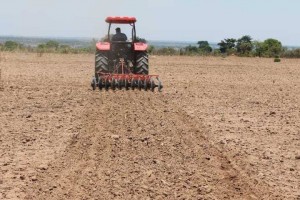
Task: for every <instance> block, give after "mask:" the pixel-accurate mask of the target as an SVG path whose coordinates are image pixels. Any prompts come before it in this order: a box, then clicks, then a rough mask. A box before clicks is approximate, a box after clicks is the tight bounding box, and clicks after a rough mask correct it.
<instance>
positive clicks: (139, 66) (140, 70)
mask: <svg viewBox="0 0 300 200" xmlns="http://www.w3.org/2000/svg"><path fill="white" fill-rule="evenodd" d="M135 73H136V74H145V75H148V74H149V62H148V54H147V53H146V52H138V53H137V55H136V68H135Z"/></svg>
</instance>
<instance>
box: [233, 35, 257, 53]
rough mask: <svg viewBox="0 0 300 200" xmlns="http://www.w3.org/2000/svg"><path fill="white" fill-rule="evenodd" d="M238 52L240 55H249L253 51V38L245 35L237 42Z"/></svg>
mask: <svg viewBox="0 0 300 200" xmlns="http://www.w3.org/2000/svg"><path fill="white" fill-rule="evenodd" d="M236 50H237V52H238V53H239V54H240V55H249V54H250V53H251V52H252V50H253V44H252V38H251V37H250V36H249V35H245V36H243V37H241V38H240V39H238V40H237V44H236Z"/></svg>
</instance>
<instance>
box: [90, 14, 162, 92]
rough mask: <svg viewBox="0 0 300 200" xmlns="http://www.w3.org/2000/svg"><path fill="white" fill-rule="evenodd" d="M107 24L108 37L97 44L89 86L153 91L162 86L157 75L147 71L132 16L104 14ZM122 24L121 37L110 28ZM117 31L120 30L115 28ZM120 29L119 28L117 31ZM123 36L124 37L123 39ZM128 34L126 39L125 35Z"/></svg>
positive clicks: (144, 55)
mask: <svg viewBox="0 0 300 200" xmlns="http://www.w3.org/2000/svg"><path fill="white" fill-rule="evenodd" d="M105 21H106V22H107V23H108V24H109V26H108V32H107V38H106V39H105V40H104V41H100V42H98V43H97V44H96V54H95V77H94V78H93V80H92V83H91V86H92V88H93V89H94V90H95V88H96V87H98V88H99V89H100V90H102V89H103V88H105V89H106V90H108V89H109V88H111V89H113V90H114V89H116V87H118V88H119V89H122V88H126V89H129V88H132V89H135V88H138V89H140V90H141V89H142V88H143V89H144V90H148V89H149V90H151V91H154V88H158V90H159V91H160V90H161V89H162V85H161V82H160V80H159V78H158V75H149V62H148V54H147V47H148V45H147V44H146V43H145V42H141V41H138V40H137V36H136V29H135V23H136V18H135V17H107V18H106V19H105ZM118 27H121V30H122V31H121V32H125V33H127V35H126V36H125V37H124V35H122V34H120V35H121V37H118V38H121V39H120V40H117V39H115V38H113V37H111V35H112V30H113V29H116V28H118ZM118 32H119V31H118ZM119 33H120V32H119ZM128 33H129V34H128ZM123 38H127V40H126V39H123ZM128 38H129V39H128Z"/></svg>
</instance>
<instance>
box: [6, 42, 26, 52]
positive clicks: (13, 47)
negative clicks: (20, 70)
mask: <svg viewBox="0 0 300 200" xmlns="http://www.w3.org/2000/svg"><path fill="white" fill-rule="evenodd" d="M22 47H23V45H22V44H20V43H17V42H14V41H6V42H5V43H4V47H3V49H4V50H5V51H15V50H18V49H21V48H22Z"/></svg>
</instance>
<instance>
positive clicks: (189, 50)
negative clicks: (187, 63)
mask: <svg viewBox="0 0 300 200" xmlns="http://www.w3.org/2000/svg"><path fill="white" fill-rule="evenodd" d="M184 49H185V54H187V55H191V54H198V52H199V49H198V47H196V46H192V45H189V46H187V47H185V48H184Z"/></svg>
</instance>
